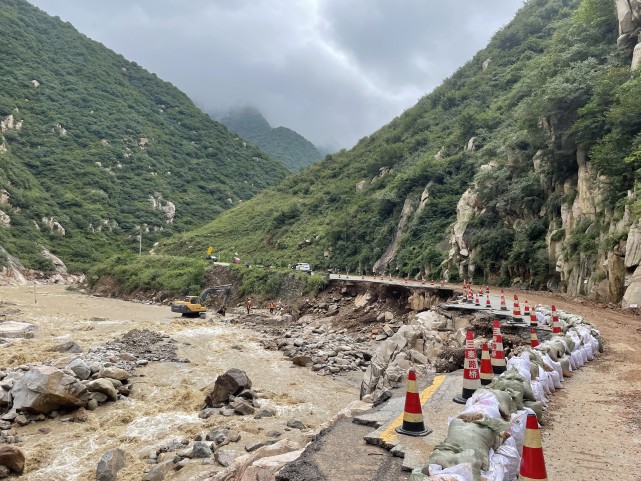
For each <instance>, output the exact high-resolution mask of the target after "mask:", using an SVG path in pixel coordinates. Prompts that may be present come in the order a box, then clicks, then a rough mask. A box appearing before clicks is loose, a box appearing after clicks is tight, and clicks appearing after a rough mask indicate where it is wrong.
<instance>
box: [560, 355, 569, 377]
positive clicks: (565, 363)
mask: <svg viewBox="0 0 641 481" xmlns="http://www.w3.org/2000/svg"><path fill="white" fill-rule="evenodd" d="M559 364H561V372H562V373H563V377H572V368H571V367H570V359H569V358H567V357H564V358H562V359H560V360H559Z"/></svg>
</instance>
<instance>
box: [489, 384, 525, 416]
mask: <svg viewBox="0 0 641 481" xmlns="http://www.w3.org/2000/svg"><path fill="white" fill-rule="evenodd" d="M482 389H484V388H482ZM488 390H489V391H491V392H492V394H494V396H495V397H496V400H497V401H498V402H499V413H501V417H502V418H503V419H505V420H509V419H510V415H511V414H512V413H515V412H516V411H517V409H516V404H515V403H514V400H513V399H512V396H510V394H509V393H507V392H505V391H501V390H499V389H488Z"/></svg>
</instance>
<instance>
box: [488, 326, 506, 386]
mask: <svg viewBox="0 0 641 481" xmlns="http://www.w3.org/2000/svg"><path fill="white" fill-rule="evenodd" d="M492 333H493V339H492V355H491V361H492V370H493V371H494V374H501V373H502V372H505V371H506V369H507V364H506V362H505V352H504V351H503V336H502V335H501V326H500V324H499V321H498V320H497V319H495V320H494V328H493V329H492Z"/></svg>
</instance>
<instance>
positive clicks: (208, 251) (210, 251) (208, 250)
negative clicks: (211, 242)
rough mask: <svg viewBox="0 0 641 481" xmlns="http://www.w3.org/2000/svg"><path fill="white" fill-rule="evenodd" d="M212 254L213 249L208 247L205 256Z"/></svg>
mask: <svg viewBox="0 0 641 481" xmlns="http://www.w3.org/2000/svg"><path fill="white" fill-rule="evenodd" d="M212 252H214V248H213V247H212V246H209V247H208V248H207V255H208V256H210V255H211V253H212Z"/></svg>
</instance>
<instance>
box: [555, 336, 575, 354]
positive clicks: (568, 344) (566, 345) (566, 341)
mask: <svg viewBox="0 0 641 481" xmlns="http://www.w3.org/2000/svg"><path fill="white" fill-rule="evenodd" d="M550 341H552V342H560V343H561V345H562V346H563V351H564V352H565V354H570V353H571V352H572V349H573V348H574V341H572V339H570V338H569V337H567V336H554V337H551V338H550Z"/></svg>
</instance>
